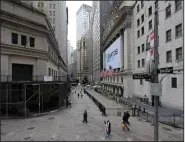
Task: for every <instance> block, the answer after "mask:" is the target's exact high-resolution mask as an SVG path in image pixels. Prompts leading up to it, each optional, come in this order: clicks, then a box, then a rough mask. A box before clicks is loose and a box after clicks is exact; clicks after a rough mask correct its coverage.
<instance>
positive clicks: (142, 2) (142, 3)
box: [141, 0, 144, 8]
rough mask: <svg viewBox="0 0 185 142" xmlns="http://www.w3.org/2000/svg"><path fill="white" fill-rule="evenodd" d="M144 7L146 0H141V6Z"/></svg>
mask: <svg viewBox="0 0 185 142" xmlns="http://www.w3.org/2000/svg"><path fill="white" fill-rule="evenodd" d="M143 7H144V1H143V0H141V8H143Z"/></svg>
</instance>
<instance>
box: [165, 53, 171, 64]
mask: <svg viewBox="0 0 185 142" xmlns="http://www.w3.org/2000/svg"><path fill="white" fill-rule="evenodd" d="M166 62H167V63H171V62H172V51H171V50H170V51H167V52H166Z"/></svg>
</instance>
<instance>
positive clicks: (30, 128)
mask: <svg viewBox="0 0 185 142" xmlns="http://www.w3.org/2000/svg"><path fill="white" fill-rule="evenodd" d="M34 128H35V127H29V128H27V130H32V129H34Z"/></svg>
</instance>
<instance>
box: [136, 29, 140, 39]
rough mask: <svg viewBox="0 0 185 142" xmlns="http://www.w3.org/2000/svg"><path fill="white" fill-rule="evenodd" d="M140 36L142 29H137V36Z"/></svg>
mask: <svg viewBox="0 0 185 142" xmlns="http://www.w3.org/2000/svg"><path fill="white" fill-rule="evenodd" d="M139 37H140V30H138V31H137V38H139Z"/></svg>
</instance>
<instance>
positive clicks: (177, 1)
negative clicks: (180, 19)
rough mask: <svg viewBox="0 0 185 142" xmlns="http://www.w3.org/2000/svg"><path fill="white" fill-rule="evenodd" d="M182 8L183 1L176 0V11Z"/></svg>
mask: <svg viewBox="0 0 185 142" xmlns="http://www.w3.org/2000/svg"><path fill="white" fill-rule="evenodd" d="M180 9H182V5H181V1H180V0H176V1H175V11H176V12H177V11H179V10H180Z"/></svg>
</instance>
